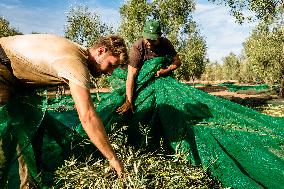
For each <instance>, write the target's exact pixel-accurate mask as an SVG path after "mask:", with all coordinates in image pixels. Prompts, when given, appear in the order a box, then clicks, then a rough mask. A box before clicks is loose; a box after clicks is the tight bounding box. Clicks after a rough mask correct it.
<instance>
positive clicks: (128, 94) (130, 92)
mask: <svg viewBox="0 0 284 189" xmlns="http://www.w3.org/2000/svg"><path fill="white" fill-rule="evenodd" d="M133 91H134V81H133V80H132V79H129V80H127V81H126V98H127V99H126V100H128V101H129V102H130V103H132V99H133Z"/></svg>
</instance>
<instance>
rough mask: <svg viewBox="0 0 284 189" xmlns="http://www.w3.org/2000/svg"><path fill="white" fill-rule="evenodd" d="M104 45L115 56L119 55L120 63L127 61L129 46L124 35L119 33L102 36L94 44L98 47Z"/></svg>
mask: <svg viewBox="0 0 284 189" xmlns="http://www.w3.org/2000/svg"><path fill="white" fill-rule="evenodd" d="M102 46H104V47H105V48H106V51H108V52H110V53H111V54H112V55H113V56H116V57H118V58H119V62H120V64H126V63H127V61H128V54H127V47H126V44H125V41H124V39H123V38H122V37H120V36H118V35H109V36H106V37H100V38H99V39H98V40H97V41H96V42H95V44H94V45H93V48H98V47H102Z"/></svg>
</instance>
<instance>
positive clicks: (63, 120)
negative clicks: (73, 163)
mask: <svg viewBox="0 0 284 189" xmlns="http://www.w3.org/2000/svg"><path fill="white" fill-rule="evenodd" d="M48 103H49V104H50V105H48ZM79 124H80V121H79V119H78V115H77V112H76V110H74V102H73V101H72V99H71V97H70V96H69V97H63V98H61V99H53V100H49V101H48V99H47V98H46V96H44V95H43V96H39V95H37V94H19V95H17V96H16V97H15V98H13V99H12V100H10V101H9V102H8V103H7V104H6V105H5V106H2V107H0V178H1V179H0V188H12V189H13V188H19V185H20V177H19V165H18V157H19V155H23V158H24V161H25V164H26V166H27V169H28V172H29V174H28V177H29V180H30V181H31V182H30V183H32V184H34V185H35V187H39V188H44V187H45V186H47V187H48V188H50V187H51V186H52V185H54V186H55V185H56V184H55V183H54V181H53V179H54V171H55V170H56V169H57V168H58V167H59V166H62V165H63V163H64V160H65V159H68V158H70V157H71V156H72V155H76V157H77V158H79V157H82V158H85V157H86V155H87V154H90V153H92V152H93V151H94V150H96V149H95V148H94V146H93V145H90V143H88V144H85V143H84V140H85V139H86V137H85V135H84V133H78V132H76V130H75V129H76V128H80V127H78V125H79ZM17 146H18V147H20V149H21V150H20V152H18V151H17Z"/></svg>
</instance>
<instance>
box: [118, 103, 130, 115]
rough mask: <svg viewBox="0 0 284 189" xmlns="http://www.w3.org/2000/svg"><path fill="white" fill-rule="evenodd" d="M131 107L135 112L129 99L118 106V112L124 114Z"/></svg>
mask: <svg viewBox="0 0 284 189" xmlns="http://www.w3.org/2000/svg"><path fill="white" fill-rule="evenodd" d="M129 109H131V111H132V112H134V108H133V104H132V103H130V102H129V101H128V100H126V102H125V103H124V104H122V105H121V106H120V107H119V108H117V110H116V112H117V113H119V114H123V113H125V112H127V111H128V110H129Z"/></svg>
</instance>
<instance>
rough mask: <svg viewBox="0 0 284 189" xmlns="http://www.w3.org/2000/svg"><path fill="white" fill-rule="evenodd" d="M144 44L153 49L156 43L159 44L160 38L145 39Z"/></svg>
mask: <svg viewBox="0 0 284 189" xmlns="http://www.w3.org/2000/svg"><path fill="white" fill-rule="evenodd" d="M145 41H146V46H147V48H148V49H151V50H154V49H155V47H156V46H157V45H159V44H160V38H158V39H157V40H151V39H145Z"/></svg>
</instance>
